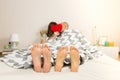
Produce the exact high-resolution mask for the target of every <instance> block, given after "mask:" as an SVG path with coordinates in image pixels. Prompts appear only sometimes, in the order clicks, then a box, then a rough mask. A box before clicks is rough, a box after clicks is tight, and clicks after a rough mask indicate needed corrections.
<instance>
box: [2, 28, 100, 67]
mask: <svg viewBox="0 0 120 80" xmlns="http://www.w3.org/2000/svg"><path fill="white" fill-rule="evenodd" d="M47 44H48V45H49V46H50V48H51V49H52V58H53V59H55V58H56V53H57V50H58V49H59V48H60V47H61V46H64V45H66V46H71V45H74V46H75V47H77V48H78V50H79V51H80V56H81V58H82V61H83V62H85V61H87V60H90V59H93V58H94V57H99V56H100V55H101V52H100V51H98V49H97V46H93V45H92V44H91V43H90V42H89V41H88V40H87V39H86V38H85V37H84V36H83V35H82V34H80V33H79V32H77V31H74V30H67V31H65V32H64V33H63V34H62V37H60V38H57V40H55V41H53V42H49V41H48V42H47ZM53 44H54V45H53ZM56 45H57V46H56ZM31 47H32V45H31V46H29V47H28V48H26V49H21V50H15V51H13V52H11V54H8V55H5V56H4V57H2V58H0V60H1V61H3V62H4V63H6V64H7V65H9V66H10V67H13V68H25V69H26V68H29V67H31V66H32V57H31V50H30V49H31ZM67 62H69V61H68V60H67V59H66V63H67Z"/></svg>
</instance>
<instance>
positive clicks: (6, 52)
mask: <svg viewBox="0 0 120 80" xmlns="http://www.w3.org/2000/svg"><path fill="white" fill-rule="evenodd" d="M12 51H13V50H12V49H4V50H3V51H0V57H2V56H4V55H7V54H10V53H11V52H12Z"/></svg>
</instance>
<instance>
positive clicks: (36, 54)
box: [31, 44, 42, 72]
mask: <svg viewBox="0 0 120 80" xmlns="http://www.w3.org/2000/svg"><path fill="white" fill-rule="evenodd" d="M41 53H42V51H41V46H40V44H35V45H34V46H33V48H32V49H31V56H32V60H33V66H34V71H36V72H41Z"/></svg>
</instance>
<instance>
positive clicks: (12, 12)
mask: <svg viewBox="0 0 120 80" xmlns="http://www.w3.org/2000/svg"><path fill="white" fill-rule="evenodd" d="M51 21H56V22H62V21H67V22H68V23H69V25H70V26H71V28H74V29H79V30H80V31H81V32H82V33H83V34H84V35H85V36H86V37H87V38H88V39H89V40H90V41H92V42H93V34H92V29H93V28H94V26H96V29H97V37H99V36H108V38H109V40H113V41H115V45H117V46H119V47H120V38H119V34H120V31H119V30H120V27H119V26H120V22H119V21H120V1H119V0H0V49H2V48H3V45H4V44H6V43H7V42H8V41H9V37H10V35H11V34H12V33H18V34H19V36H20V44H19V48H22V47H26V46H28V45H29V44H32V43H34V42H39V40H40V39H39V38H40V35H39V31H40V29H42V28H44V27H47V25H48V23H49V22H51Z"/></svg>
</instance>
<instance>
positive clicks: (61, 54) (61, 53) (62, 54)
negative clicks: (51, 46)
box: [55, 46, 68, 72]
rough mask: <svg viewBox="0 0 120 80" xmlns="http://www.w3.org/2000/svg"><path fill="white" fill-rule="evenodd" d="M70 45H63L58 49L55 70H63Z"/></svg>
mask: <svg viewBox="0 0 120 80" xmlns="http://www.w3.org/2000/svg"><path fill="white" fill-rule="evenodd" d="M67 53H68V47H67V46H66V47H61V48H60V49H59V50H58V53H57V58H56V65H55V71H57V72H61V70H62V67H63V63H64V60H65V58H66V57H67Z"/></svg>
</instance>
